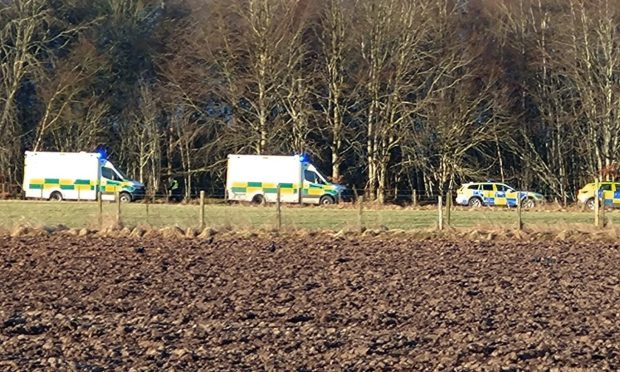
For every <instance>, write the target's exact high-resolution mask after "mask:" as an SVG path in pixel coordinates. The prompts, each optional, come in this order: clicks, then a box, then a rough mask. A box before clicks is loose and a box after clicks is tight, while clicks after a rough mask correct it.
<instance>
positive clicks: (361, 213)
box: [357, 196, 364, 232]
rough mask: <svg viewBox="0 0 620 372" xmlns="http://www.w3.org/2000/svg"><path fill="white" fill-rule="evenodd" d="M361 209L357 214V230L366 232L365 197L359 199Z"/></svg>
mask: <svg viewBox="0 0 620 372" xmlns="http://www.w3.org/2000/svg"><path fill="white" fill-rule="evenodd" d="M359 204H360V205H359V209H358V212H357V228H358V231H359V232H362V231H363V230H364V196H360V198H359Z"/></svg>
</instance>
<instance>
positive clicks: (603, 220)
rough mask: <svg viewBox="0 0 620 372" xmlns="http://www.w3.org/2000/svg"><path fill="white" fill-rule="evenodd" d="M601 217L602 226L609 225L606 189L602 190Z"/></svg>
mask: <svg viewBox="0 0 620 372" xmlns="http://www.w3.org/2000/svg"><path fill="white" fill-rule="evenodd" d="M601 194H602V195H601V210H600V213H601V217H600V222H599V223H600V224H601V227H605V226H607V220H606V219H605V191H601Z"/></svg>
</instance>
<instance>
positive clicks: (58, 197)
mask: <svg viewBox="0 0 620 372" xmlns="http://www.w3.org/2000/svg"><path fill="white" fill-rule="evenodd" d="M50 200H53V201H62V194H61V193H60V192H58V191H54V192H53V193H52V194H51V195H50Z"/></svg>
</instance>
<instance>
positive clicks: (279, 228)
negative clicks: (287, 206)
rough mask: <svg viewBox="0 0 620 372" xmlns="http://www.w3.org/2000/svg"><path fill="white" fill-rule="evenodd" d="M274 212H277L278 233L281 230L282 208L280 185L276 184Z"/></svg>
mask: <svg viewBox="0 0 620 372" xmlns="http://www.w3.org/2000/svg"><path fill="white" fill-rule="evenodd" d="M276 211H277V222H278V231H280V230H281V229H282V208H281V205H280V184H278V191H277V194H276Z"/></svg>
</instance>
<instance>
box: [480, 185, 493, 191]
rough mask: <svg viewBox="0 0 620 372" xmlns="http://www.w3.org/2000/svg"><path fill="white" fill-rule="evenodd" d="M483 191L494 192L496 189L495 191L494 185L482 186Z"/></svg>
mask: <svg viewBox="0 0 620 372" xmlns="http://www.w3.org/2000/svg"><path fill="white" fill-rule="evenodd" d="M482 189H483V190H484V191H493V190H494V189H493V185H489V184H486V185H482Z"/></svg>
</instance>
